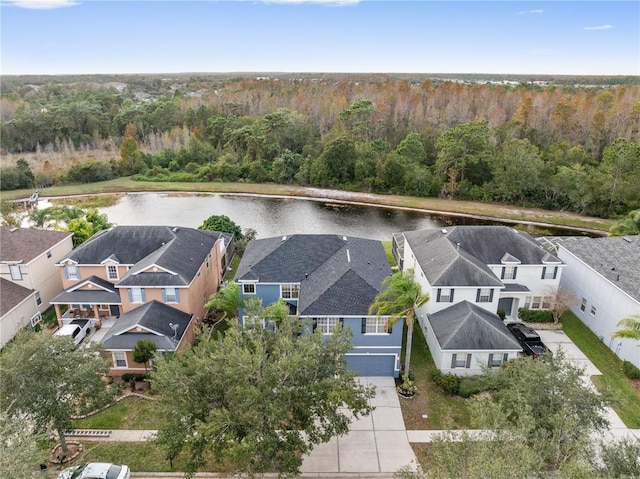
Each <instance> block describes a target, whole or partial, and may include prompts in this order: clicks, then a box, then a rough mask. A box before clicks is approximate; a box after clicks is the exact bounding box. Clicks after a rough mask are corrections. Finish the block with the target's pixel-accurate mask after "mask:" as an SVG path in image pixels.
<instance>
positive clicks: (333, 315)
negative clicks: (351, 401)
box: [234, 234, 403, 377]
mask: <svg viewBox="0 0 640 479" xmlns="http://www.w3.org/2000/svg"><path fill="white" fill-rule="evenodd" d="M390 275H391V268H390V266H389V261H388V260H387V257H386V255H385V252H384V248H383V246H382V243H381V242H380V241H375V240H370V239H364V238H354V237H347V236H339V235H302V234H296V235H291V236H282V237H275V238H265V239H259V240H253V241H251V242H249V244H248V245H247V249H246V251H245V253H244V255H243V257H242V260H241V262H240V265H239V266H238V270H237V272H236V275H235V278H234V280H235V281H236V282H237V283H238V285H239V287H240V291H241V293H242V295H243V297H245V298H248V297H257V298H260V299H262V304H263V305H264V306H267V305H269V304H271V303H273V302H275V301H277V300H278V299H280V298H282V299H283V300H284V301H285V302H286V303H287V304H288V305H289V310H290V313H291V315H295V316H299V317H300V318H303V319H307V320H309V321H311V322H312V323H313V324H314V327H315V329H316V331H317V330H319V331H321V332H322V333H323V334H330V333H331V332H333V330H334V329H335V328H336V327H337V325H338V324H342V325H343V327H344V328H350V329H351V331H352V332H353V337H352V344H353V348H352V349H351V350H350V351H349V352H348V353H347V354H346V356H345V359H346V362H347V367H348V368H349V369H351V370H353V371H357V372H358V373H359V374H360V375H361V376H394V377H398V374H399V371H400V349H401V346H402V327H403V323H402V321H399V322H397V323H396V324H395V325H393V326H392V327H391V328H387V324H386V323H387V318H386V317H376V316H370V315H369V314H368V311H369V305H371V303H372V302H373V300H374V298H375V296H376V295H377V294H378V293H379V292H380V291H381V289H382V282H383V280H384V279H385V278H386V277H387V276H390ZM244 314H245V313H244V311H242V310H241V311H240V318H241V321H243V322H244V320H245V319H246V318H245V317H244V316H243V315H244Z"/></svg>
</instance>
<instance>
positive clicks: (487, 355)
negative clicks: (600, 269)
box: [393, 226, 565, 375]
mask: <svg viewBox="0 0 640 479" xmlns="http://www.w3.org/2000/svg"><path fill="white" fill-rule="evenodd" d="M393 253H394V257H395V259H396V262H397V263H398V265H399V266H400V268H401V269H402V270H403V271H406V270H409V269H412V270H413V271H414V277H415V279H416V281H417V282H418V283H419V284H420V286H421V287H422V291H423V292H426V293H429V294H430V300H429V301H428V302H427V303H426V304H425V305H424V306H422V307H421V308H419V309H418V311H417V313H418V314H417V318H418V322H419V324H420V326H421V327H422V330H423V332H424V334H425V338H426V339H427V343H428V344H429V348H430V350H431V354H432V355H433V357H434V361H435V362H436V364H437V365H438V367H439V368H440V369H441V370H443V371H445V370H448V369H450V370H451V371H447V372H453V373H455V374H458V375H468V374H477V373H480V372H481V368H480V366H479V365H481V364H484V365H489V366H498V365H499V364H500V362H501V361H502V360H506V359H509V358H512V357H515V356H516V355H517V353H518V351H521V350H522V348H520V347H519V346H518V343H517V341H515V340H514V341H513V342H512V341H511V340H512V339H513V336H512V335H511V333H510V332H509V330H508V329H507V327H506V326H505V324H504V323H503V321H502V320H501V319H500V317H499V316H498V314H497V313H498V310H499V309H502V310H503V311H504V313H505V316H506V318H505V319H506V320H507V321H515V320H516V319H517V317H518V309H520V308H526V309H548V308H549V307H550V305H551V304H552V301H553V299H554V297H555V295H556V294H557V292H558V287H559V285H560V279H561V277H562V270H563V269H564V267H565V265H564V263H563V262H562V261H561V260H560V259H559V258H558V257H556V256H554V255H553V254H551V253H550V252H549V251H547V250H546V249H544V248H543V247H542V246H541V245H540V244H539V243H538V242H537V241H536V240H535V239H533V238H532V237H531V236H530V235H529V234H527V233H525V232H523V231H519V230H516V229H513V228H509V227H507V226H454V227H451V228H443V229H429V230H419V231H407V232H404V233H399V234H396V235H394V238H393ZM461 303H463V304H464V305H465V307H464V308H463V307H462V306H460V304H461ZM454 324H457V325H458V329H456V336H457V338H456V340H455V341H452V340H451V337H449V336H448V334H449V333H448V332H447V331H448V330H449V329H450V328H452V327H453V326H452V325H454ZM463 326H464V327H463ZM474 335H475V337H472V336H474ZM454 355H455V356H454ZM461 358H465V359H464V365H463V361H462V359H461ZM499 359H500V360H499Z"/></svg>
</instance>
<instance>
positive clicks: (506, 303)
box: [498, 298, 513, 317]
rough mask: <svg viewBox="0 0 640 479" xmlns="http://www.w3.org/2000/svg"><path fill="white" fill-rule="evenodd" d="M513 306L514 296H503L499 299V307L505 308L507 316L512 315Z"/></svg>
mask: <svg viewBox="0 0 640 479" xmlns="http://www.w3.org/2000/svg"><path fill="white" fill-rule="evenodd" d="M511 308H513V298H501V299H500V301H498V309H501V310H503V311H504V314H506V315H507V317H510V316H511Z"/></svg>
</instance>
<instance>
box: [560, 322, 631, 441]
mask: <svg viewBox="0 0 640 479" xmlns="http://www.w3.org/2000/svg"><path fill="white" fill-rule="evenodd" d="M561 321H562V329H563V330H564V332H565V333H566V334H567V336H569V338H571V340H572V341H573V342H574V343H575V344H576V346H578V347H579V348H580V350H581V351H582V352H583V353H584V354H585V355H586V356H587V357H588V358H589V360H590V361H591V362H592V363H593V364H594V365H595V367H597V368H598V369H599V370H600V372H601V373H602V375H601V376H594V377H593V378H592V379H593V382H594V384H595V385H596V387H597V388H598V390H599V391H602V392H604V391H607V392H608V393H609V394H611V395H612V397H613V400H612V404H611V407H613V410H614V411H615V412H616V413H617V414H618V416H620V419H622V421H623V422H624V423H625V425H626V426H627V427H628V428H631V429H639V428H640V394H638V393H637V392H636V391H635V389H634V388H633V386H632V385H631V381H630V380H629V379H628V378H627V377H626V376H625V375H624V373H623V372H622V360H621V359H620V358H619V357H618V356H616V355H615V354H614V353H613V351H611V350H610V349H609V348H608V347H607V346H606V345H605V344H604V343H603V342H602V341H600V339H599V338H598V337H597V336H596V335H595V334H594V333H593V332H592V331H591V330H590V329H589V328H588V327H587V326H586V325H585V324H584V323H583V322H582V321H580V319H578V317H577V316H576V315H575V314H573V313H572V312H571V311H569V312H567V313H565V314H564V315H563V316H562V318H561Z"/></svg>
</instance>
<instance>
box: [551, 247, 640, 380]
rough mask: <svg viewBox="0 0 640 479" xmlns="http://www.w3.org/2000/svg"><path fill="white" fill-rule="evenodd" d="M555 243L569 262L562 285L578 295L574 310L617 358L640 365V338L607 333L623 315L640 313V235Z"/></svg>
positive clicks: (561, 255)
mask: <svg viewBox="0 0 640 479" xmlns="http://www.w3.org/2000/svg"><path fill="white" fill-rule="evenodd" d="M553 243H554V244H555V245H556V247H557V254H558V257H559V258H560V259H561V260H562V261H563V262H564V263H565V264H566V265H567V268H566V270H565V272H564V274H563V275H562V279H561V286H562V287H566V288H568V289H570V290H572V291H573V293H574V294H575V295H576V296H577V298H578V304H577V305H576V306H574V307H573V308H572V311H573V312H574V313H575V314H576V316H577V317H578V318H580V320H581V321H582V322H583V323H584V324H586V325H587V327H589V329H591V331H593V332H594V333H595V334H596V335H597V336H598V337H599V338H600V340H602V341H603V342H604V343H605V344H606V345H607V346H608V347H609V348H610V349H611V350H612V351H613V352H615V353H616V354H617V355H618V356H619V357H620V358H622V359H624V360H627V361H630V362H632V363H633V364H635V365H636V366H637V367H640V341H634V340H631V339H621V338H612V337H611V334H612V333H613V332H614V331H615V330H616V329H618V326H617V324H618V322H619V321H620V320H621V319H624V318H627V317H629V316H631V315H633V314H637V313H639V312H640V236H617V237H607V238H585V237H567V238H553Z"/></svg>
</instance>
